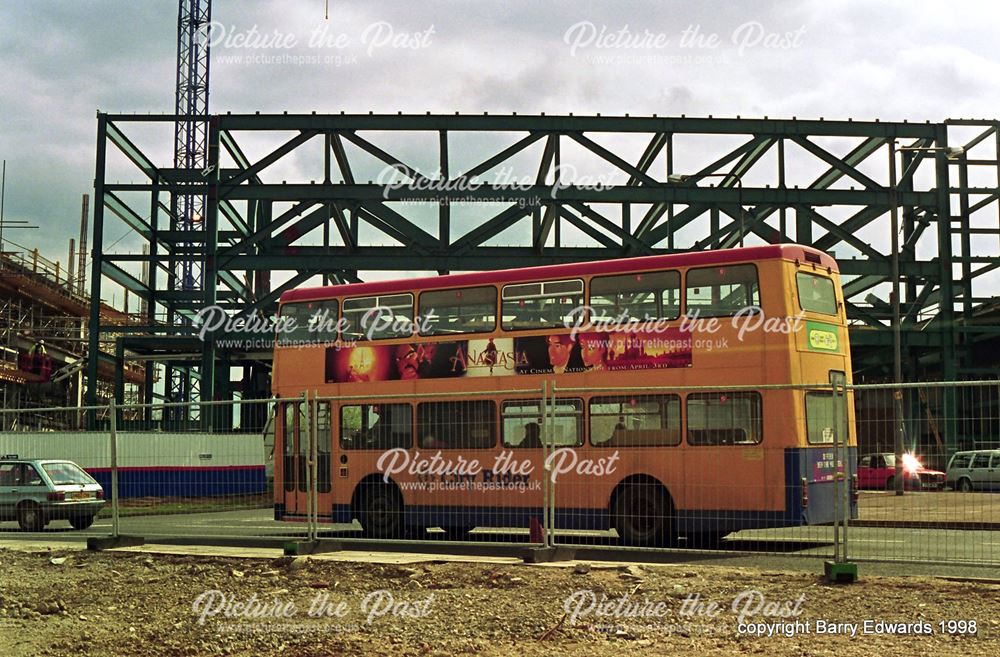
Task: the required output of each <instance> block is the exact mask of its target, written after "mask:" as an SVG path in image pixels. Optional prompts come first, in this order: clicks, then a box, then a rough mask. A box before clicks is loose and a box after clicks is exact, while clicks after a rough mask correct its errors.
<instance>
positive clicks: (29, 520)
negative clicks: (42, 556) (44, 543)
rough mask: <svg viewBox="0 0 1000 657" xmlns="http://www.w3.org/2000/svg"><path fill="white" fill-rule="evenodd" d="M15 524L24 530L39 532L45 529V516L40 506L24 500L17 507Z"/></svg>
mask: <svg viewBox="0 0 1000 657" xmlns="http://www.w3.org/2000/svg"><path fill="white" fill-rule="evenodd" d="M17 524H18V525H20V526H21V529H22V530H23V531H26V532H40V531H42V530H43V529H45V525H47V524H48V523H47V522H45V516H44V515H43V514H42V508H41V507H40V506H38V505H37V504H35V503H34V502H25V503H24V504H22V505H21V506H19V507H18V508H17Z"/></svg>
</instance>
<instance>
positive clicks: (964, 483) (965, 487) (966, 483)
mask: <svg viewBox="0 0 1000 657" xmlns="http://www.w3.org/2000/svg"><path fill="white" fill-rule="evenodd" d="M958 490H960V491H962V492H963V493H971V492H972V480H970V479H964V478H963V479H959V480H958Z"/></svg>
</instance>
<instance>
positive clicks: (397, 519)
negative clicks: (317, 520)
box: [351, 474, 404, 538]
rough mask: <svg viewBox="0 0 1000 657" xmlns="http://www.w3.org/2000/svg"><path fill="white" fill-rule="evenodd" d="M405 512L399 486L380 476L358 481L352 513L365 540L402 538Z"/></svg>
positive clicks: (352, 499) (352, 498)
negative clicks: (367, 538)
mask: <svg viewBox="0 0 1000 657" xmlns="http://www.w3.org/2000/svg"><path fill="white" fill-rule="evenodd" d="M403 509H404V504H403V493H402V491H401V490H400V488H399V485H398V484H397V483H396V482H395V481H393V480H392V479H390V480H388V481H386V480H385V479H383V477H382V475H380V474H370V475H368V476H367V477H365V478H364V479H362V480H361V481H359V482H358V485H357V486H356V487H355V489H354V494H353V495H352V496H351V512H352V514H353V515H354V517H355V518H357V519H358V520H359V521H360V522H361V527H362V530H363V531H364V534H365V536H369V537H372V538H401V537H402V536H403Z"/></svg>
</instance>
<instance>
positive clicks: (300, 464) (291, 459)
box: [281, 402, 331, 521]
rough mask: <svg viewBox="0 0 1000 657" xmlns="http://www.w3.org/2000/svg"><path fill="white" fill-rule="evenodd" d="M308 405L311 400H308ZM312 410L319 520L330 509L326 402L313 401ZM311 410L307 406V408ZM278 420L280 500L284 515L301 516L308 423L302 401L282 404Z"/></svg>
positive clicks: (305, 492) (304, 503) (305, 489)
mask: <svg viewBox="0 0 1000 657" xmlns="http://www.w3.org/2000/svg"><path fill="white" fill-rule="evenodd" d="M310 404H311V402H310ZM312 408H314V409H315V412H316V424H315V426H316V441H317V444H316V456H317V459H316V461H317V463H316V481H317V493H318V494H317V500H316V501H317V509H318V513H317V516H318V519H319V520H321V521H322V520H323V519H324V517H325V516H328V513H327V512H326V511H324V509H326V510H329V509H330V503H331V500H330V492H331V481H330V466H331V459H330V447H331V445H330V404H329V402H317V403H316V405H315V406H313V407H312ZM310 410H311V409H310ZM282 418H283V422H282V427H281V431H282V448H283V449H282V456H283V468H282V473H283V475H284V476H283V483H282V501H283V502H284V505H285V513H286V514H287V515H300V516H305V515H306V513H307V509H308V506H307V501H306V499H307V497H308V492H309V486H308V482H309V477H308V474H307V468H308V467H309V452H310V445H309V426H308V423H309V422H310V421H311V419H310V416H309V415H307V414H306V406H305V402H288V403H286V404H285V405H284V413H283V416H282Z"/></svg>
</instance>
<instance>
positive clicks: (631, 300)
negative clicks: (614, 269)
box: [590, 271, 681, 321]
mask: <svg viewBox="0 0 1000 657" xmlns="http://www.w3.org/2000/svg"><path fill="white" fill-rule="evenodd" d="M590 307H591V309H592V310H593V313H594V314H595V315H596V316H598V317H620V316H622V315H623V314H624V316H625V317H628V318H632V319H637V320H640V321H641V320H646V319H677V318H678V317H679V316H680V309H681V275H680V272H676V271H656V272H646V273H642V274H624V275H620V276H600V277H595V278H593V279H591V281H590Z"/></svg>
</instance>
